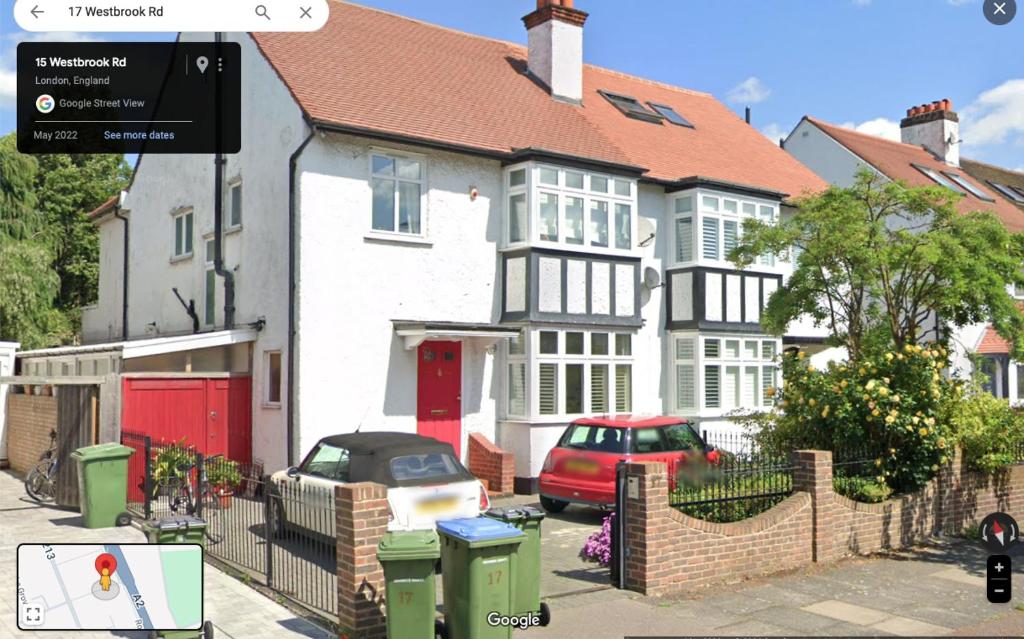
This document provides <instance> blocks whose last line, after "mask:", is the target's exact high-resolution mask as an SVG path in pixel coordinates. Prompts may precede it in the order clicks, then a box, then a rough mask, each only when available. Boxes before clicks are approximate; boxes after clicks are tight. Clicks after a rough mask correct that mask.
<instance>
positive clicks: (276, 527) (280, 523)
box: [267, 499, 287, 539]
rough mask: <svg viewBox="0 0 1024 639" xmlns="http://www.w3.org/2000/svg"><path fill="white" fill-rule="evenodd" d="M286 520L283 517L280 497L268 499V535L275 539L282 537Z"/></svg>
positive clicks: (282, 505)
mask: <svg viewBox="0 0 1024 639" xmlns="http://www.w3.org/2000/svg"><path fill="white" fill-rule="evenodd" d="M286 527H287V522H286V521H285V517H284V504H282V503H281V500H280V499H271V500H270V521H268V522H267V528H268V529H269V530H270V535H271V536H272V537H273V538H275V539H280V538H282V537H284V534H285V528H286Z"/></svg>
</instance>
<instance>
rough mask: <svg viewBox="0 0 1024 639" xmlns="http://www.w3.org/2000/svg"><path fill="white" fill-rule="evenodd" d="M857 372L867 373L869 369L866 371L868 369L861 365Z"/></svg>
mask: <svg viewBox="0 0 1024 639" xmlns="http://www.w3.org/2000/svg"><path fill="white" fill-rule="evenodd" d="M857 372H858V373H860V374H861V375H866V374H867V371H866V370H864V367H863V366H861V367H860V370H859V371H857Z"/></svg>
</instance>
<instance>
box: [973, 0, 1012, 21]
mask: <svg viewBox="0 0 1024 639" xmlns="http://www.w3.org/2000/svg"><path fill="white" fill-rule="evenodd" d="M982 11H984V12H985V19H986V20H988V21H989V22H991V23H992V24H994V25H996V26H1002V25H1004V24H1008V23H1009V22H1010V21H1011V20H1013V17H1014V16H1015V15H1017V0H985V2H984V3H983V4H982Z"/></svg>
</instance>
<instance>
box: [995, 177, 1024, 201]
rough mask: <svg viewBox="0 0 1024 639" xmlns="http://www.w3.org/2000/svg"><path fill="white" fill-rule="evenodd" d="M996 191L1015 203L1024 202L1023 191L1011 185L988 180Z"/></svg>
mask: <svg viewBox="0 0 1024 639" xmlns="http://www.w3.org/2000/svg"><path fill="white" fill-rule="evenodd" d="M989 184H991V185H992V186H993V187H994V188H995V189H996V190H997V191H999V192H1000V193H1002V194H1003V195H1005V196H1006V197H1008V198H1010V199H1011V200H1013V201H1014V202H1016V203H1017V204H1024V191H1019V190H1017V189H1014V188H1013V187H1012V186H1007V185H1005V184H999V183H998V182H989Z"/></svg>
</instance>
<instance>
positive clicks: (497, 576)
mask: <svg viewBox="0 0 1024 639" xmlns="http://www.w3.org/2000/svg"><path fill="white" fill-rule="evenodd" d="M437 530H438V532H439V533H440V534H441V567H442V568H443V571H442V575H441V582H442V591H443V594H444V631H445V632H444V634H445V635H446V636H447V639H511V637H512V629H513V626H512V624H511V623H508V622H509V621H510V619H509V618H510V617H511V615H513V614H514V610H513V608H512V600H513V596H514V595H513V591H514V590H515V584H516V574H515V573H516V562H515V561H513V559H512V556H513V554H514V553H515V551H516V548H517V547H518V546H519V544H521V543H522V542H523V541H524V540H525V538H526V535H524V534H523V533H522V531H520V530H518V529H517V528H516V527H514V526H510V525H509V524H506V523H505V522H501V521H497V520H496V519H490V518H487V517H476V518H473V519H450V520H447V521H439V522H437Z"/></svg>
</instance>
